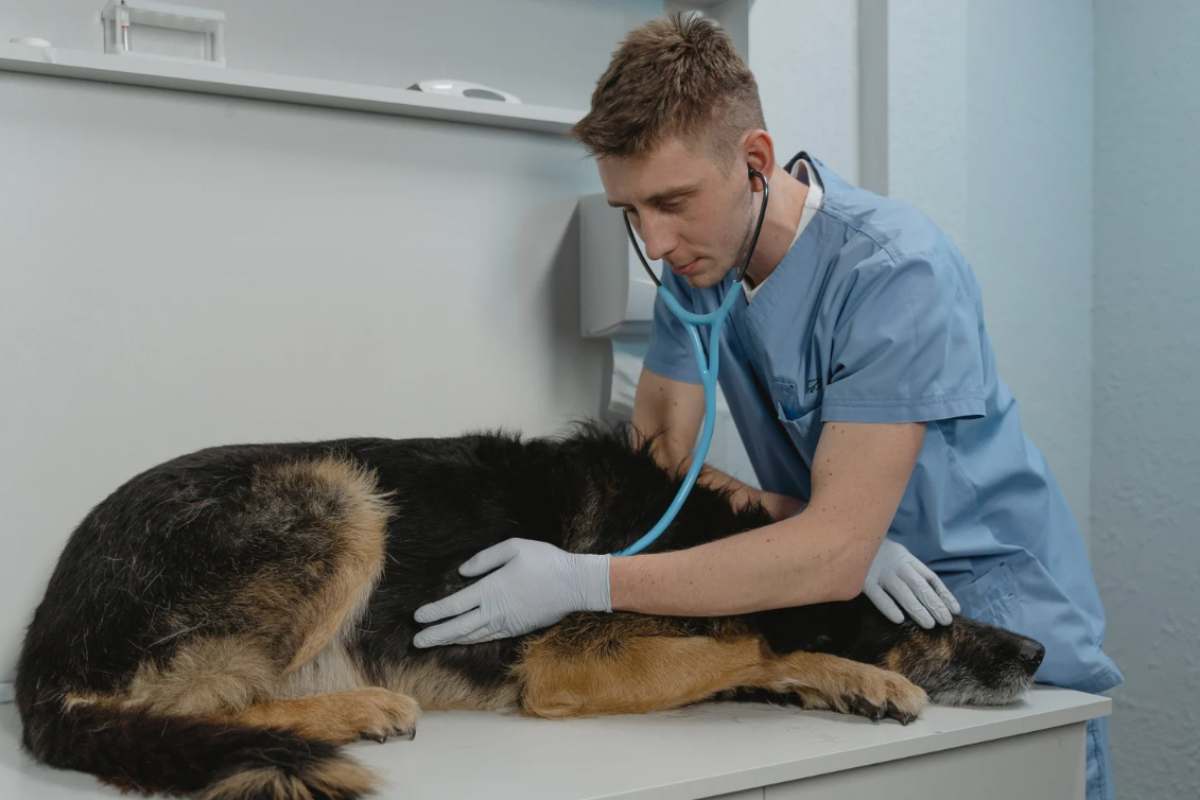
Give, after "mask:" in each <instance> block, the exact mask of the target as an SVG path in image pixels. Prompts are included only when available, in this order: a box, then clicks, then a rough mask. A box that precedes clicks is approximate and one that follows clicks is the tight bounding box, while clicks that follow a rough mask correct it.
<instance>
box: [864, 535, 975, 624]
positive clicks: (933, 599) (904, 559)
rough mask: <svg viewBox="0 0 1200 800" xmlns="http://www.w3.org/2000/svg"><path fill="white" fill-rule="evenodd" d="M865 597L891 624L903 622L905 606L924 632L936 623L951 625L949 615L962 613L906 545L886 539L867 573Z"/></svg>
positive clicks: (942, 586)
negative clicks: (924, 629) (901, 608)
mask: <svg viewBox="0 0 1200 800" xmlns="http://www.w3.org/2000/svg"><path fill="white" fill-rule="evenodd" d="M863 594H865V595H866V596H867V597H868V598H870V600H871V602H872V603H874V604H875V607H876V608H878V609H879V610H880V611H881V612H883V615H884V616H885V617H887V618H888V619H890V620H891V621H892V622H896V623H900V622H904V612H902V611H901V610H900V606H903V608H904V611H907V612H908V615H909V616H910V617H912V618H913V620H914V621H915V622H916V623H917V624H918V625H920V626H921V627H922V628H932V627H933V621H934V619H936V620H937V621H938V622H940V623H942V624H943V625H949V624H950V622H951V618H950V615H951V614H952V613H954V614H957V613H959V612H960V611H961V610H962V609H961V608H960V607H959V605H958V600H956V599H954V595H952V594H950V590H949V589H947V588H946V585H945V584H944V583H942V580H941V578H939V577H938V576H937V575H936V574H934V572H933V570H931V569H930V568H929V567H927V566H925V565H924V564H922V563H921V562H920V561H919V560H917V557H916V556H914V555H913V554H912V553H910V552H908V550H907V549H906V548H905V547H904V545H902V544H898V543H896V542H893V541H892V540H891V539H887V538H885V539H884V540H883V544H882V545H880V547H879V552H878V553H876V554H875V560H874V561H872V562H871V568H870V569H869V570H867V580H866V583H864V584H863ZM897 603H899V604H900V605H899V606H897V605H896V604H897Z"/></svg>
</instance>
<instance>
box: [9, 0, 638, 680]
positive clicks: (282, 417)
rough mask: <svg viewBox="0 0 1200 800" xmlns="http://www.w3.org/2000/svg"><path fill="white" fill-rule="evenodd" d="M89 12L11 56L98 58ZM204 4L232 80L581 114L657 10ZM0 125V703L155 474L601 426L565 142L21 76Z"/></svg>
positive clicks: (581, 171)
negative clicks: (129, 501) (73, 573)
mask: <svg viewBox="0 0 1200 800" xmlns="http://www.w3.org/2000/svg"><path fill="white" fill-rule="evenodd" d="M100 5H101V3H99V2H92V0H85V1H83V2H75V0H71V1H70V2H66V1H64V2H56V3H54V4H45V3H40V2H34V0H29V1H28V2H21V3H17V4H15V5H14V4H13V3H6V4H4V5H3V6H0V35H2V36H4V37H5V40H7V37H8V36H10V35H18V34H21V35H32V34H40V35H43V36H45V37H46V38H49V39H51V40H52V41H54V42H55V43H56V44H59V45H61V46H75V47H81V48H82V47H93V48H94V49H98V48H99V36H98V33H97V32H96V30H93V29H91V28H89V23H88V20H89V19H90V16H89V15H91V14H92V13H93V12H94V11H95V10H96V9H98V8H99V6H100ZM208 5H212V6H218V7H225V8H226V9H227V10H228V12H229V23H230V26H231V31H230V35H229V53H228V60H229V64H230V66H243V67H252V68H258V69H264V70H275V71H281V72H285V71H286V72H295V73H301V74H305V73H306V74H315V75H320V76H322V77H341V78H348V79H355V80H362V81H368V80H379V81H380V82H387V83H393V84H397V85H405V84H406V82H407V81H410V80H411V79H413V78H414V77H416V76H429V75H444V74H447V73H453V74H454V75H455V76H456V77H466V78H475V79H481V78H482V79H483V81H484V82H492V83H495V84H496V85H498V86H501V87H503V88H510V89H511V90H512V91H514V92H515V93H517V94H518V95H521V96H523V97H524V98H525V99H527V100H528V101H530V102H537V103H547V104H560V105H564V106H568V107H574V108H586V107H587V105H588V97H589V95H590V91H591V88H592V85H593V83H594V81H595V78H596V76H598V75H599V73H600V71H601V70H602V68H603V66H604V65H605V64H606V63H607V60H608V57H609V54H610V52H611V49H612V47H613V44H614V43H615V42H616V41H617V40H618V39H619V38H620V37H621V36H622V35H623V34H624V33H625V32H626V31H627V30H628V29H629V28H630V27H633V26H634V25H636V24H640V22H641V21H643V20H644V19H649V18H650V17H652V16H655V15H656V14H657V13H658V11H659V9H660V8H661V6H660V5H659V4H657V3H634V2H626V3H604V4H599V3H593V2H582V1H581V2H577V3H551V2H537V1H536V0H525V1H524V2H508V3H505V4H470V3H463V2H456V3H432V2H430V3H422V4H415V3H399V4H398V3H386V2H382V0H380V1H379V2H373V3H359V4H355V6H354V9H355V12H356V13H357V14H358V16H357V17H356V20H357V21H356V22H354V23H353V24H352V23H350V22H348V21H345V20H344V19H339V17H345V16H346V15H347V14H348V12H347V11H346V7H340V10H339V12H338V13H337V14H330V13H329V7H328V6H327V5H312V4H299V3H288V2H282V0H277V1H276V2H272V3H261V2H254V3H250V2H245V3H240V2H238V3H235V2H233V1H232V0H230V2H228V3H209V4H208ZM501 5H503V6H504V8H503V9H500V8H499V6H501ZM467 7H469V8H470V9H471V10H472V13H473V14H474V18H475V24H473V25H461V24H459V23H455V22H452V21H453V20H454V19H455V18H456V15H457V19H459V20H462V19H468V20H469V19H471V18H472V17H471V16H470V15H467V16H464V15H462V14H461V13H460V12H462V11H464V10H465V9H466V8H467ZM418 11H421V12H423V13H425V15H426V17H427V19H426V20H425V21H424V22H422V23H420V24H418V23H417V22H416V21H415V16H416V14H417V13H418ZM81 20H82V22H81ZM326 24H331V25H332V26H333V28H332V30H331V32H329V33H328V34H326V33H323V31H324V30H325V28H324V27H323V26H325V25H326ZM452 36H457V37H458V38H452ZM439 39H440V41H439ZM89 42H92V44H90V45H89ZM351 42H358V43H360V44H361V45H362V48H361V49H360V50H359V51H354V50H353V49H352V48H351V47H350V43H351ZM497 42H502V43H504V44H505V45H506V46H504V47H497V46H496V44H497ZM435 53H436V54H438V57H437V58H435V57H434V55H433V54H435ZM389 59H394V62H391V61H389ZM493 60H494V63H493ZM551 61H553V63H554V65H555V68H554V69H547V64H548V63H550V62H551ZM389 64H393V66H389ZM0 108H3V109H4V111H3V113H2V114H0V153H3V156H4V159H3V160H4V176H3V186H4V190H3V191H0V244H2V246H3V248H4V253H3V256H2V261H0V375H2V376H3V377H2V379H0V380H2V383H3V391H2V392H0V441H3V442H4V448H3V451H2V453H0V508H3V509H4V520H5V525H4V527H3V529H0V544H2V545H3V547H4V550H5V552H6V553H7V554H8V555H7V557H6V558H5V559H4V560H3V562H2V563H0V604H2V605H3V607H4V608H5V613H4V614H3V615H2V616H0V679H4V678H9V677H11V667H12V664H13V662H14V660H15V657H16V651H17V647H18V644H19V641H20V636H21V632H22V629H23V626H24V625H25V624H26V623H27V622H28V619H29V616H30V614H31V612H32V608H33V605H34V603H35V602H36V600H37V598H39V597H40V595H41V592H42V590H43V588H44V586H45V580H46V578H47V577H48V574H49V571H50V570H51V568H52V566H53V563H54V560H55V559H56V558H57V555H58V552H59V551H60V549H61V547H62V544H63V542H64V541H65V539H66V536H67V535H68V534H69V532H70V530H71V529H72V528H73V526H74V525H75V524H77V523H78V521H79V520H80V519H81V518H82V517H83V516H84V514H86V512H87V511H88V509H89V508H91V507H92V506H93V505H94V504H95V503H97V502H98V501H99V500H101V499H102V498H103V497H104V496H105V495H106V494H107V493H108V492H110V491H111V490H113V489H114V488H116V486H117V485H118V484H119V483H120V482H122V481H123V480H125V479H126V478H128V477H130V476H131V475H132V474H134V473H135V472H137V471H140V470H141V469H144V468H146V467H148V466H150V465H152V464H155V463H157V462H159V461H161V460H163V459H166V458H168V457H170V456H173V455H175V454H178V453H181V452H186V451H188V450H192V449H195V448H199V447H204V446H207V445H212V444H218V443H224V442H235V441H267V440H270V441H280V440H292V439H315V438H328V437H336V436H349V435H382V436H413V435H440V434H455V433H459V432H462V431H463V430H465V429H468V428H473V427H479V426H498V425H504V426H509V427H513V428H517V429H521V430H523V431H525V432H527V433H529V434H531V435H536V434H544V433H550V432H553V431H556V430H560V429H561V428H562V426H563V425H564V424H565V423H566V422H567V421H568V420H569V419H571V418H575V417H581V416H588V415H595V414H597V413H598V412H599V409H600V402H601V387H600V384H601V369H602V365H603V358H604V350H603V346H602V345H601V343H598V342H584V341H582V340H580V339H579V335H578V330H579V325H578V310H577V306H578V299H577V296H578V294H577V293H578V289H577V286H578V281H577V263H576V261H577V259H576V252H577V246H578V245H577V241H576V239H577V223H576V221H575V205H576V198H577V197H578V196H579V195H580V194H584V193H589V192H595V191H598V190H599V188H600V183H599V179H598V177H597V175H596V171H595V167H594V165H593V164H592V162H591V160H590V159H588V158H586V157H585V154H584V152H583V150H582V148H580V147H578V146H576V145H574V144H573V143H571V142H569V141H568V140H566V139H564V138H558V137H549V136H545V135H540V134H534V133H527V132H520V131H510V130H500V129H491V128H486V127H481V126H474V125H459V124H449V123H438V122H432V121H428V120H419V119H408V118H402V117H392V116H380V115H372V114H364V113H355V112H343V111H335V110H329V109H318V108H308V107H300V106H290V105H285V104H276V103H264V102H259V101H253V100H241V99H231V98H224V97H215V96H205V95H195V94H187V93H183V92H171V91H161V90H154V89H146V88H139V87H118V86H113V85H108V84H102V83H93V82H82V81H72V80H67V79H59V78H50V77H40V76H30V75H18V74H13V73H5V72H0Z"/></svg>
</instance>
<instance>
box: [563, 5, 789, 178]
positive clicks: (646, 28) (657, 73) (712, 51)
mask: <svg viewBox="0 0 1200 800" xmlns="http://www.w3.org/2000/svg"><path fill="white" fill-rule="evenodd" d="M757 128H762V129H765V128H766V123H765V122H764V121H763V113H762V102H761V101H760V100H759V97H758V84H757V82H756V81H755V80H754V75H753V74H751V72H750V68H749V67H747V66H746V63H745V62H744V61H742V58H741V56H739V55H738V52H737V50H736V49H735V48H734V46H733V41H732V40H731V39H730V38H729V34H727V33H725V31H724V30H722V29H721V27H720V26H719V25H717V24H716V23H715V22H712V21H711V20H708V19H705V18H704V17H702V16H700V15H698V14H694V13H688V12H682V13H677V14H672V15H671V16H669V17H664V18H659V19H655V20H652V21H650V22H648V23H646V24H645V25H643V26H642V27H640V28H637V29H635V30H633V31H631V32H630V33H629V35H628V36H626V37H625V39H624V41H622V42H621V45H620V47H619V48H617V51H616V52H615V53H613V58H612V61H611V62H610V63H609V65H608V69H607V70H606V71H605V72H604V74H603V75H601V76H600V79H599V80H598V81H597V82H596V89H595V91H594V92H592V108H591V110H590V111H589V112H588V114H587V116H585V117H584V118H583V119H581V120H580V121H579V122H578V123H577V124H576V125H575V127H574V128H573V129H572V130H571V134H572V135H573V136H574V137H575V138H576V139H578V140H579V141H580V142H581V143H583V145H584V147H586V148H587V149H588V150H589V151H590V152H591V153H592V155H594V156H596V157H598V158H604V157H606V156H639V155H645V154H646V153H649V152H650V151H651V150H653V149H654V148H655V147H656V146H657V145H659V144H660V143H661V142H662V141H663V140H664V139H666V138H668V137H677V138H680V139H682V140H683V141H684V143H685V144H689V145H699V146H703V147H706V148H707V149H708V152H709V154H710V155H711V156H712V157H714V158H715V160H716V161H717V162H718V163H724V162H726V161H729V160H731V159H732V158H733V156H734V149H735V148H736V147H737V144H738V141H739V140H740V138H741V136H742V134H743V133H745V132H746V131H747V130H752V129H757Z"/></svg>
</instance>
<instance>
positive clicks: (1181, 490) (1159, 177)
mask: <svg viewBox="0 0 1200 800" xmlns="http://www.w3.org/2000/svg"><path fill="white" fill-rule="evenodd" d="M1095 31H1096V83H1095V96H1096V134H1095V137H1096V138H1095V147H1096V161H1095V185H1096V206H1095V208H1096V217H1095V221H1096V225H1095V234H1096V239H1095V241H1096V314H1095V353H1096V359H1095V376H1094V388H1095V415H1094V426H1093V432H1094V433H1093V435H1094V439H1095V454H1096V459H1095V469H1094V471H1093V482H1092V496H1093V497H1094V498H1095V502H1094V504H1093V520H1092V527H1093V531H1094V533H1093V550H1092V552H1093V554H1094V556H1095V560H1096V570H1097V573H1098V577H1099V580H1100V592H1101V594H1102V596H1103V598H1104V601H1105V605H1106V607H1107V608H1108V613H1109V620H1110V626H1109V631H1110V632H1109V640H1108V649H1109V652H1111V653H1112V655H1113V657H1114V658H1116V660H1117V663H1118V664H1120V665H1121V668H1122V669H1123V670H1124V671H1125V677H1126V685H1125V687H1124V688H1123V689H1121V690H1120V691H1119V692H1117V693H1116V695H1115V702H1116V707H1115V711H1114V715H1113V722H1112V739H1113V757H1114V760H1115V771H1116V774H1117V779H1118V796H1120V797H1129V798H1141V797H1145V798H1151V797H1153V798H1159V797H1162V798H1175V797H1180V798H1182V797H1197V796H1200V743H1198V740H1197V735H1196V734H1197V731H1198V730H1200V711H1198V710H1197V708H1196V706H1195V704H1193V703H1192V702H1191V696H1192V694H1193V693H1194V692H1195V691H1196V688H1197V686H1200V611H1198V609H1200V602H1198V600H1197V592H1196V582H1197V575H1200V539H1198V537H1197V520H1200V432H1198V431H1200V428H1198V427H1197V425H1196V421H1195V419H1196V412H1195V409H1196V401H1197V398H1200V369H1198V368H1197V364H1200V333H1198V332H1197V330H1198V329H1197V326H1196V320H1197V319H1200V257H1198V256H1197V249H1196V244H1195V238H1196V237H1195V230H1196V220H1197V217H1200V200H1198V199H1197V187H1200V150H1198V149H1197V146H1196V143H1197V138H1198V136H1200V6H1197V5H1196V4H1195V3H1194V2H1190V0H1161V1H1160V2H1156V3H1151V4H1135V3H1127V2H1114V1H1113V0H1098V1H1097V3H1096V27H1095Z"/></svg>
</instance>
